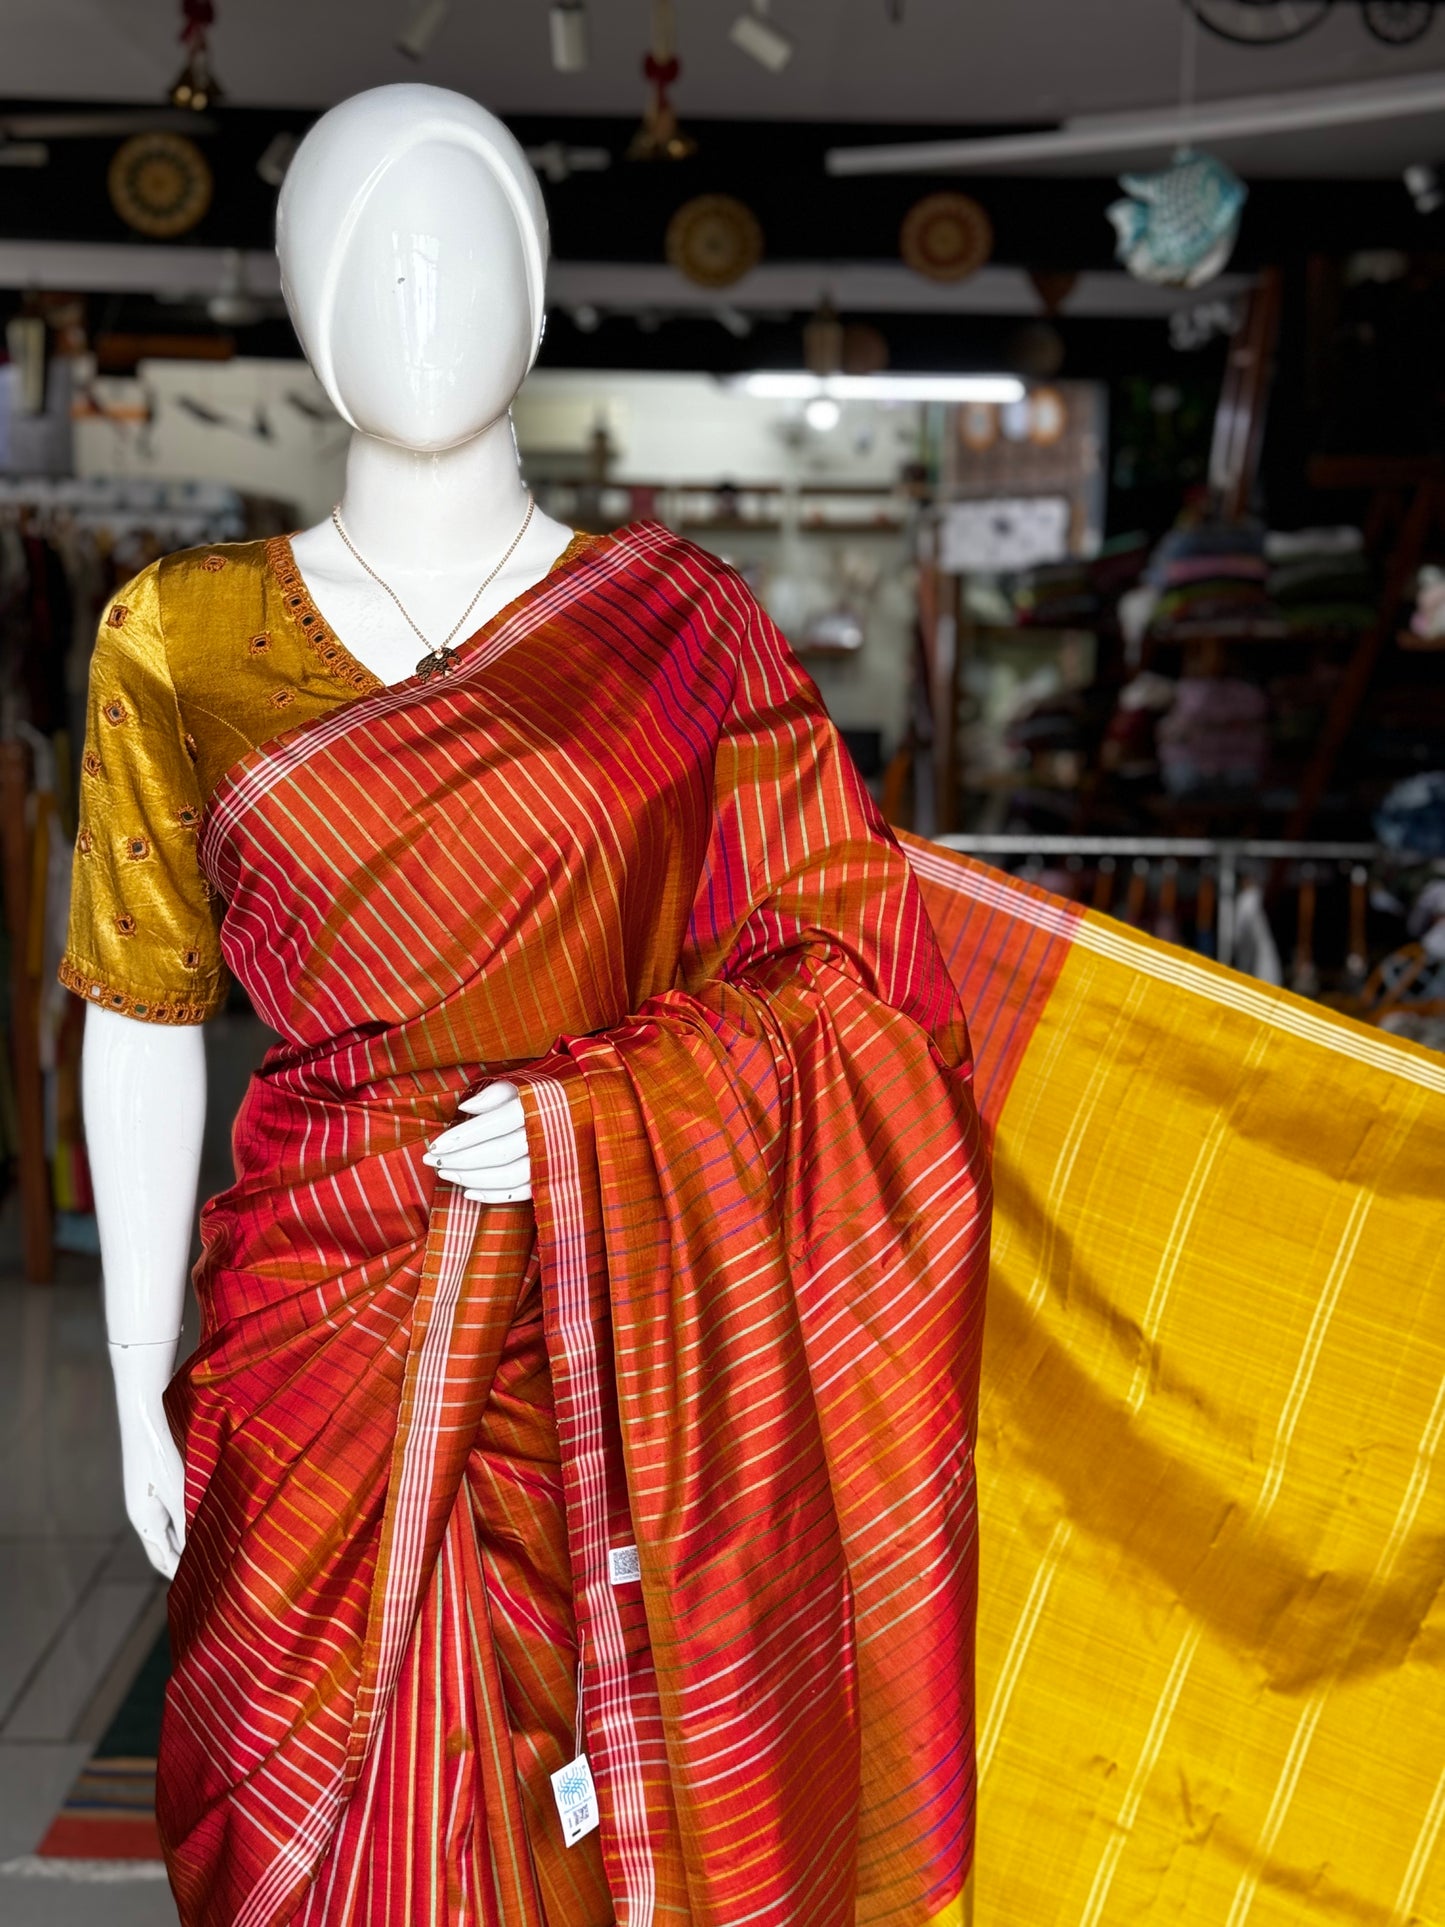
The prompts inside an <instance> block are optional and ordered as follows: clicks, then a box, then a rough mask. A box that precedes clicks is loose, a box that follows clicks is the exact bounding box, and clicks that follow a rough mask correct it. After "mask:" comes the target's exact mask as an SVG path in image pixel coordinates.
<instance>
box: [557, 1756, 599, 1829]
mask: <svg viewBox="0 0 1445 1927" xmlns="http://www.w3.org/2000/svg"><path fill="white" fill-rule="evenodd" d="M552 1795H553V1798H554V1799H555V1800H556V1802H557V1814H558V1818H559V1819H560V1820H561V1822H562V1839H563V1841H564V1842H565V1844H566V1845H567V1846H569V1847H575V1846H576V1844H577V1842H578V1841H579V1840H581V1839H582V1838H583V1837H584V1835H586V1834H589V1833H591V1831H592V1829H593V1828H594V1827H595V1826H596V1825H597V1824H598V1813H597V1789H596V1787H595V1786H594V1785H593V1784H592V1769H591V1767H590V1766H588V1764H587V1755H586V1754H585V1753H579V1754H578V1755H577V1757H576V1759H575V1760H571V1761H569V1762H568V1764H567V1765H566V1766H563V1767H559V1768H558V1769H557V1771H556V1772H555V1773H554V1774H553V1775H552Z"/></svg>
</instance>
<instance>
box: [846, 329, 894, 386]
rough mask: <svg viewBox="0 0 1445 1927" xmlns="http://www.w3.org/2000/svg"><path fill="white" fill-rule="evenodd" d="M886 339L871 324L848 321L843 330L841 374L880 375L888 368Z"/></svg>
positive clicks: (881, 332)
mask: <svg viewBox="0 0 1445 1927" xmlns="http://www.w3.org/2000/svg"><path fill="white" fill-rule="evenodd" d="M888 362H889V353H888V337H887V336H886V335H885V334H884V333H883V331H882V329H881V328H875V327H874V326H873V325H872V323H871V322H867V321H850V322H848V324H847V325H846V326H845V328H844V329H843V373H844V374H845V375H881V374H882V373H883V370H884V369H885V368H886V367H887V366H888Z"/></svg>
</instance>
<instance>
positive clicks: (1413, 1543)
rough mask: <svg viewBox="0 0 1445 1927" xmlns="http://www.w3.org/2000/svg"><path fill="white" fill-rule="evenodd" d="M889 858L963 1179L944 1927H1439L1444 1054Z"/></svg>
mask: <svg viewBox="0 0 1445 1927" xmlns="http://www.w3.org/2000/svg"><path fill="white" fill-rule="evenodd" d="M904 841H905V847H906V848H907V850H908V853H909V855H910V857H911V859H912V861H913V864H914V868H915V871H916V873H917V875H918V877H919V880H920V883H921V884H922V886H923V889H924V894H925V899H926V901H927V904H928V908H929V912H930V915H931V917H932V920H933V923H934V927H935V929H936V930H937V932H938V934H939V937H940V940H941V942H942V944H943V948H944V952H945V955H946V956H947V958H948V960H949V964H950V968H951V969H952V971H953V973H954V975H955V978H956V980H957V981H958V983H959V985H960V988H961V990H962V993H963V997H964V1003H965V1007H966V1008H967V1010H968V1013H969V1021H970V1025H971V1027H972V1032H973V1039H974V1047H975V1050H976V1053H977V1060H978V1082H977V1091H978V1098H979V1104H980V1108H981V1110H982V1112H983V1115H984V1119H985V1123H986V1126H987V1130H988V1134H989V1137H990V1139H991V1143H992V1150H993V1163H994V1176H995V1220H994V1252H993V1263H992V1269H991V1273H990V1281H989V1307H988V1320H987V1341H986V1345H985V1356H984V1377H983V1388H982V1394H981V1406H980V1417H979V1448H978V1458H979V1482H980V1493H981V1526H980V1530H981V1537H982V1595H981V1605H980V1617H979V1641H978V1667H979V1753H978V1773H979V1849H978V1869H977V1901H976V1904H977V1918H978V1920H979V1921H980V1922H981V1923H987V1927H1106V1924H1111V1923H1116V1922H1125V1921H1149V1922H1151V1923H1159V1922H1166V1921H1174V1922H1180V1923H1184V1922H1187V1923H1189V1927H1286V1923H1289V1924H1290V1927H1303V1923H1306V1922H1308V1923H1319V1922H1338V1923H1341V1927H1344V1924H1345V1923H1349V1927H1361V1924H1362V1923H1366V1922H1368V1923H1371V1927H1427V1923H1432V1924H1433V1923H1439V1922H1441V1921H1445V1856H1442V1852H1441V1846H1442V1827H1445V1450H1442V1446H1445V1209H1442V1202H1441V1200H1442V1193H1445V1060H1442V1059H1441V1058H1440V1057H1439V1056H1436V1055H1433V1054H1431V1053H1429V1052H1426V1051H1423V1050H1420V1049H1417V1048H1415V1047H1413V1046H1411V1045H1408V1044H1404V1043H1400V1042H1397V1041H1395V1040H1393V1039H1391V1038H1389V1037H1388V1036H1386V1035H1384V1034H1383V1033H1381V1032H1379V1031H1376V1030H1369V1029H1365V1028H1363V1027H1361V1026H1359V1025H1357V1024H1354V1023H1351V1022H1350V1021H1348V1020H1346V1019H1342V1018H1337V1017H1335V1016H1334V1015H1332V1014H1331V1013H1330V1012H1328V1011H1325V1010H1323V1009H1321V1008H1320V1007H1318V1006H1315V1005H1311V1004H1307V1003H1304V1002H1302V1001H1301V1000H1300V999H1298V998H1296V997H1293V996H1291V995H1290V994H1289V993H1288V992H1285V991H1277V990H1271V989H1268V988H1266V987H1264V986H1262V985H1259V984H1255V983H1252V982H1250V981H1248V980H1247V979H1244V978H1242V977H1239V976H1236V975H1235V974H1233V973H1232V972H1230V971H1227V970H1223V969H1220V968H1218V967H1217V966H1214V965H1211V964H1209V963H1205V962H1201V961H1200V960H1199V959H1197V958H1195V957H1192V956H1189V955H1187V954H1185V953H1184V952H1182V951H1179V950H1176V949H1173V948H1171V947H1170V946H1168V945H1165V944H1161V943H1158V942H1156V941H1154V940H1153V939H1151V938H1148V937H1145V936H1142V935H1140V934H1138V933H1136V932H1134V931H1131V930H1128V929H1126V928H1125V927H1124V926H1122V925H1120V924H1118V923H1114V922H1112V921H1110V920H1109V919H1108V918H1105V917H1101V916H1098V915H1095V914H1094V913H1092V912H1081V911H1080V910H1079V909H1077V908H1076V907H1075V906H1073V905H1068V904H1064V903H1061V902H1060V901H1058V900H1057V899H1055V898H1051V897H1048V896H1046V895H1044V894H1042V893H1041V892H1039V891H1037V890H1035V889H1032V888H1030V887H1028V886H1027V885H1025V884H1023V883H1019V882H1016V881H1014V880H1012V879H1010V878H1007V877H1003V876H1000V875H998V874H997V873H995V872H993V871H990V870H987V869H985V868H983V867H982V866H980V865H977V864H974V863H970V862H968V861H967V860H965V859H962V858H959V857H956V856H954V855H952V854H950V853H948V852H946V851H944V850H941V849H939V848H938V847H936V846H932V845H928V844H923V843H919V842H916V841H914V840H912V839H904Z"/></svg>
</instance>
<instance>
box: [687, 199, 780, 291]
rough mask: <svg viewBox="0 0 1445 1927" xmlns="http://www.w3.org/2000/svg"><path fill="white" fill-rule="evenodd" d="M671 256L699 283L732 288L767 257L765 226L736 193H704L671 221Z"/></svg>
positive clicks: (690, 202) (707, 286) (702, 285)
mask: <svg viewBox="0 0 1445 1927" xmlns="http://www.w3.org/2000/svg"><path fill="white" fill-rule="evenodd" d="M667 258H668V260H669V261H670V262H671V263H672V265H673V266H674V267H675V268H676V269H677V271H678V273H679V274H681V275H683V276H685V277H686V278H687V280H689V281H691V282H692V283H693V284H694V285H695V286H696V287H699V288H727V287H731V285H732V283H733V282H734V281H740V280H741V279H742V277H743V276H744V275H745V274H746V273H747V272H748V270H749V269H750V268H755V267H756V266H757V265H758V262H759V261H761V259H762V258H763V230H762V229H761V228H760V227H759V226H758V220H757V216H756V215H755V214H754V213H753V211H752V209H751V208H750V207H747V206H746V205H745V204H744V203H743V202H742V201H738V200H734V198H733V197H732V195H731V194H699V195H698V196H697V198H696V199H695V200H691V201H684V202H683V204H682V206H681V207H680V208H679V209H678V210H677V212H676V214H674V215H673V217H672V219H671V220H670V221H669V222H668V224H667Z"/></svg>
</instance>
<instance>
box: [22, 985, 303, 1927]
mask: <svg viewBox="0 0 1445 1927" xmlns="http://www.w3.org/2000/svg"><path fill="white" fill-rule="evenodd" d="M206 1041H207V1047H208V1048H207V1057H208V1060H209V1072H210V1089H211V1103H210V1111H209V1116H208V1119H207V1126H208V1128H207V1145H206V1153H205V1157H204V1161H203V1170H202V1189H203V1192H208V1191H212V1190H215V1189H218V1188H219V1187H220V1186H221V1185H223V1184H225V1183H226V1182H227V1181H228V1180H229V1177H230V1156H229V1140H230V1121H231V1118H232V1116H233V1115H234V1113H235V1109H236V1105H237V1103H238V1102H239V1099H240V1094H241V1090H242V1087H243V1085H244V1082H245V1078H246V1076H247V1075H248V1074H249V1071H250V1067H251V1065H252V1064H253V1063H254V1062H255V1061H256V1059H257V1057H258V1055H259V1053H260V1051H261V1049H262V1048H263V1047H264V1044H265V1041H266V1034H265V1032H264V1031H263V1030H262V1027H261V1026H260V1025H259V1024H257V1023H255V1022H254V1020H250V1019H245V1018H239V1019H238V1018H230V1019H224V1018H223V1019H219V1020H217V1021H216V1022H215V1023H213V1024H210V1025H208V1026H207V1039H206ZM17 1245H18V1233H17V1227H16V1225H15V1223H14V1211H13V1199H12V1200H11V1201H10V1208H9V1209H8V1210H6V1211H4V1212H0V1927H176V1911H175V1907H174V1905H173V1903H172V1901H171V1897H170V1890H169V1888H168V1887H167V1885H166V1882H165V1880H164V1878H160V1879H157V1878H154V1877H150V1878H139V1879H137V1878H134V1877H132V1878H128V1879H125V1880H122V1881H118V1882H116V1881H108V1882H104V1883H102V1882H99V1881H80V1880H76V1879H73V1878H69V1877H64V1876H62V1875H60V1874H58V1873H50V1874H47V1875H41V1874H39V1873H38V1872H36V1871H35V1870H34V1869H33V1867H32V1868H31V1869H30V1870H29V1871H23V1872H22V1871H10V1870H7V1866H6V1863H12V1866H13V1865H14V1864H15V1863H18V1864H19V1866H20V1867H22V1868H23V1867H25V1866H26V1862H27V1859H28V1857H29V1856H30V1855H32V1853H33V1850H34V1848H35V1847H36V1845H37V1844H38V1842H39V1840H40V1838H41V1836H42V1834H43V1833H44V1832H45V1829H46V1827H47V1826H48V1825H49V1823H50V1821H51V1819H52V1818H53V1817H54V1815H55V1812H56V1810H57V1809H58V1807H59V1806H60V1803H61V1801H62V1800H63V1799H64V1797H65V1794H66V1791H67V1789H68V1788H69V1786H70V1784H71V1782H72V1780H73V1779H74V1778H75V1775H76V1773H77V1772H78V1771H79V1769H80V1767H81V1765H82V1763H83V1762H84V1760H85V1759H86V1757H87V1756H88V1754H89V1752H90V1747H91V1745H92V1744H93V1743H94V1741H95V1740H97V1739H99V1737H100V1735H101V1734H102V1733H103V1732H104V1730H105V1728H106V1726H107V1725H108V1724H109V1721H110V1718H111V1716H112V1714H113V1713H114V1712H115V1710H116V1708H117V1706H118V1705H119V1703H120V1700H121V1699H122V1698H123V1697H124V1694H125V1690H126V1688H127V1687H128V1686H129V1684H130V1680H131V1678H132V1677H133V1675H134V1672H135V1670H136V1668H137V1667H138V1666H139V1664H140V1662H141V1660H142V1659H143V1658H144V1657H145V1655H146V1653H147V1652H149V1650H150V1648H151V1646H152V1645H153V1644H154V1642H155V1638H156V1635H157V1633H158V1632H159V1630H160V1627H161V1625H162V1624H163V1623H164V1609H165V1600H164V1589H163V1587H162V1586H161V1583H160V1581H159V1580H158V1579H157V1578H156V1576H155V1574H154V1573H153V1572H152V1570H151V1568H150V1566H149V1565H148V1564H147V1562H146V1559H145V1555H144V1554H143V1553H142V1551H141V1549H140V1544H139V1542H138V1540H137V1539H136V1538H135V1535H134V1534H133V1533H132V1531H131V1529H130V1526H129V1525H128V1524H127V1522H126V1518H125V1512H124V1508H123V1505H122V1500H121V1484H120V1449H119V1443H118V1440H117V1436H116V1423H115V1404H114V1398H113V1395H112V1392H111V1385H110V1371H109V1366H108V1363H107V1359H106V1352H105V1333H104V1327H103V1324H102V1319H101V1304H100V1288H99V1283H98V1279H97V1266H96V1264H95V1262H94V1260H86V1259H78V1258H64V1259H62V1261H61V1265H60V1282H59V1283H57V1284H53V1285H27V1284H23V1283H21V1282H19V1274H18V1264H17V1261H16V1247H17ZM64 1864H65V1863H63V1862H54V1863H51V1865H52V1866H53V1867H56V1868H62V1867H63V1866H64Z"/></svg>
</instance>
